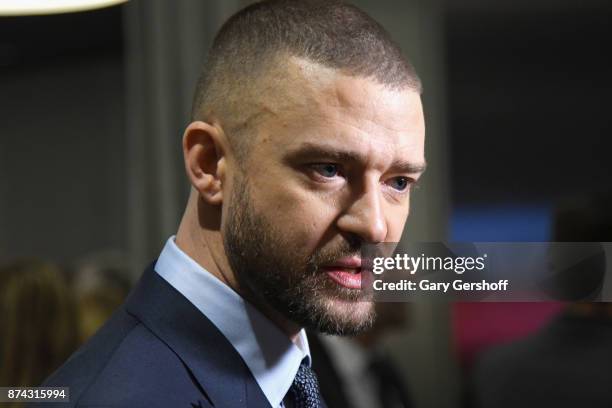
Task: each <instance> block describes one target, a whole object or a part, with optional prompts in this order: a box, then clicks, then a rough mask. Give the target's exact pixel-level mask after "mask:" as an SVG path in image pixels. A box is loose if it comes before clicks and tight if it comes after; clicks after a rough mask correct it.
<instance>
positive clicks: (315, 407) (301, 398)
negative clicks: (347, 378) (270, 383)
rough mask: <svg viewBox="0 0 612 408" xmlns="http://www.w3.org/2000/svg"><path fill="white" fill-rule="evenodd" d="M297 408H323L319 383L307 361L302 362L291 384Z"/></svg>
mask: <svg viewBox="0 0 612 408" xmlns="http://www.w3.org/2000/svg"><path fill="white" fill-rule="evenodd" d="M290 391H291V392H292V393H293V401H294V404H295V408H323V406H324V405H323V403H322V402H321V394H320V392H319V383H318V381H317V376H316V375H315V373H314V371H312V369H311V368H310V367H309V366H308V364H307V363H306V361H305V360H304V361H302V364H301V365H300V368H299V369H298V372H297V374H296V375H295V378H294V380H293V384H291V388H290Z"/></svg>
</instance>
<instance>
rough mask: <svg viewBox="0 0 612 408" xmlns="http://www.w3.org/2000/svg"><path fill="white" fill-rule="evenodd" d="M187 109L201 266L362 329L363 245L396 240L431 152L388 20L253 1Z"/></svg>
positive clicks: (216, 47)
mask: <svg viewBox="0 0 612 408" xmlns="http://www.w3.org/2000/svg"><path fill="white" fill-rule="evenodd" d="M193 120H194V121H193V122H192V123H191V124H190V125H189V127H188V128H187V130H186V132H185V136H184V140H183V146H184V151H185V162H186V168H187V173H188V175H189V177H190V179H191V182H192V185H193V187H194V191H195V193H194V196H195V197H196V198H197V208H198V211H199V214H198V221H199V227H200V228H201V229H202V230H203V235H205V236H206V238H204V241H206V244H207V246H208V251H209V252H210V257H209V258H210V259H209V263H210V262H212V263H214V265H208V267H209V269H210V268H212V269H213V270H214V269H217V270H218V275H221V276H223V277H224V279H225V280H226V281H227V282H228V283H230V284H231V285H232V286H234V288H235V289H236V290H237V291H238V292H240V293H241V294H242V295H243V296H245V297H246V298H247V299H249V300H250V301H252V302H253V303H255V304H256V305H257V306H259V307H260V308H261V309H262V310H264V311H272V312H271V313H273V314H278V315H279V316H282V319H285V320H287V321H288V322H292V323H293V324H296V325H298V326H306V327H311V328H316V329H319V330H321V331H324V332H328V333H355V332H358V331H359V330H361V329H363V328H365V327H367V326H368V325H369V324H370V323H371V320H372V318H373V314H374V311H373V305H372V303H371V302H369V301H366V299H365V297H364V293H363V292H362V291H361V290H360V289H359V286H360V285H359V281H360V277H361V274H360V273H359V264H360V262H359V257H360V248H361V246H362V245H363V244H366V243H378V242H397V241H399V239H400V237H401V234H402V230H403V227H404V224H405V221H406V217H407V216H408V210H409V191H410V187H411V185H412V184H413V183H414V182H415V181H416V180H417V179H418V177H419V176H420V174H421V173H422V171H423V169H424V162H425V159H424V153H423V149H424V122H423V113H422V107H421V102H420V83H419V80H418V78H417V77H416V74H415V73H414V70H413V69H412V67H411V66H410V64H409V63H408V62H407V61H406V60H405V59H404V58H403V56H402V54H401V52H400V51H399V48H398V47H397V46H396V45H395V44H394V43H393V42H392V41H391V40H390V39H389V37H388V35H387V34H386V32H385V31H384V30H383V29H382V28H381V27H380V26H379V25H378V24H377V23H376V22H374V21H373V20H372V19H371V18H370V17H368V16H367V15H366V14H364V13H363V12H361V11H359V10H358V9H356V8H354V7H352V6H347V5H344V4H342V3H337V2H333V1H270V2H262V3H256V4H254V5H252V6H250V7H248V8H246V9H244V10H243V11H241V12H239V13H238V14H236V15H235V16H233V17H232V18H230V20H229V21H228V22H227V23H226V24H225V25H224V26H223V28H222V29H221V31H220V32H219V34H218V36H217V38H216V39H215V42H214V44H213V47H212V50H211V52H210V56H209V60H208V62H207V64H206V67H205V70H204V73H203V76H202V79H201V80H200V83H199V86H198V90H197V92H196V96H195V99H194V107H193ZM192 202H193V200H192ZM203 213H206V214H203ZM211 217H216V218H218V220H213V222H212V223H211V222H204V221H202V220H203V219H208V220H210V218H211ZM213 230H216V231H213ZM179 234H180V230H179ZM177 239H178V238H177ZM215 239H216V240H217V241H220V243H219V242H217V243H214V242H211V240H215ZM194 250H197V249H194ZM276 320H278V319H276Z"/></svg>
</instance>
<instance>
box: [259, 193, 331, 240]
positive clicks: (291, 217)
mask: <svg viewBox="0 0 612 408" xmlns="http://www.w3.org/2000/svg"><path fill="white" fill-rule="evenodd" d="M252 199H253V202H254V205H255V206H256V208H257V210H258V212H259V213H260V214H264V215H265V217H266V219H267V220H268V222H269V223H270V224H272V225H273V226H274V228H275V229H276V230H277V231H278V232H279V234H281V237H280V238H282V239H284V240H286V242H285V244H286V245H290V246H294V247H295V248H296V249H297V250H299V251H305V250H306V251H312V250H313V249H314V248H316V247H317V246H318V245H319V243H320V241H321V239H322V237H323V236H324V234H325V233H326V232H327V231H328V230H329V228H330V225H331V224H332V223H333V221H334V219H335V218H336V213H337V209H336V204H335V203H334V200H330V199H329V198H324V197H319V196H317V195H313V194H310V193H308V192H306V191H304V190H300V189H299V188H293V189H292V188H288V187H286V186H285V188H280V187H278V186H272V185H268V186H267V187H266V188H265V189H264V188H259V189H258V190H257V192H253V195H252Z"/></svg>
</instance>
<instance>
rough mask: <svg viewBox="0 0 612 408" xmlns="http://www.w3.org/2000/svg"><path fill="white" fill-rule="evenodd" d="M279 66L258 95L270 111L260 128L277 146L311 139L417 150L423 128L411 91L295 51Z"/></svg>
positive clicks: (378, 148) (377, 148) (420, 146)
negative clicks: (346, 71) (302, 56)
mask: <svg viewBox="0 0 612 408" xmlns="http://www.w3.org/2000/svg"><path fill="white" fill-rule="evenodd" d="M283 71H285V73H284V76H283V78H282V79H278V78H277V81H276V86H275V87H274V88H268V89H270V90H272V92H270V93H267V95H266V96H264V100H267V101H266V102H264V103H265V105H266V106H265V107H266V109H267V110H269V111H270V113H272V115H269V120H266V121H264V125H265V126H263V129H260V130H262V131H263V133H264V134H265V138H266V140H269V141H271V142H273V143H272V144H273V145H274V146H276V148H277V149H279V150H284V149H287V148H291V147H295V145H298V144H300V143H303V142H305V141H308V142H313V141H316V142H320V143H325V144H334V143H336V144H340V145H342V146H343V147H345V148H346V147H355V148H364V149H369V150H375V151H380V152H384V151H387V150H393V151H396V152H400V151H406V154H408V152H412V153H411V154H412V155H415V154H419V153H420V155H421V156H422V154H423V153H422V151H423V138H424V131H425V129H424V121H423V111H422V106H421V100H420V95H419V94H418V93H417V92H416V91H414V90H411V89H401V90H394V89H390V88H389V87H386V86H384V85H381V84H379V83H377V82H376V81H374V80H372V79H369V78H363V77H354V76H350V75H345V74H343V73H342V72H341V71H338V70H334V69H331V68H327V67H324V66H321V65H319V64H316V63H313V62H311V61H308V60H304V59H300V58H296V57H291V58H289V59H288V61H287V65H286V69H284V70H283ZM400 153H401V152H400ZM415 159H416V160H421V159H422V157H415ZM421 161H424V160H421Z"/></svg>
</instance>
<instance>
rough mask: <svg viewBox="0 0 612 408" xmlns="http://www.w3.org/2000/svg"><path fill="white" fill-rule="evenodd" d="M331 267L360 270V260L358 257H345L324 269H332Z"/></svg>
mask: <svg viewBox="0 0 612 408" xmlns="http://www.w3.org/2000/svg"><path fill="white" fill-rule="evenodd" d="M333 267H336V268H348V269H358V268H361V258H360V257H358V256H347V257H344V258H341V259H338V260H337V261H335V262H334V263H331V264H329V265H325V268H333Z"/></svg>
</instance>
